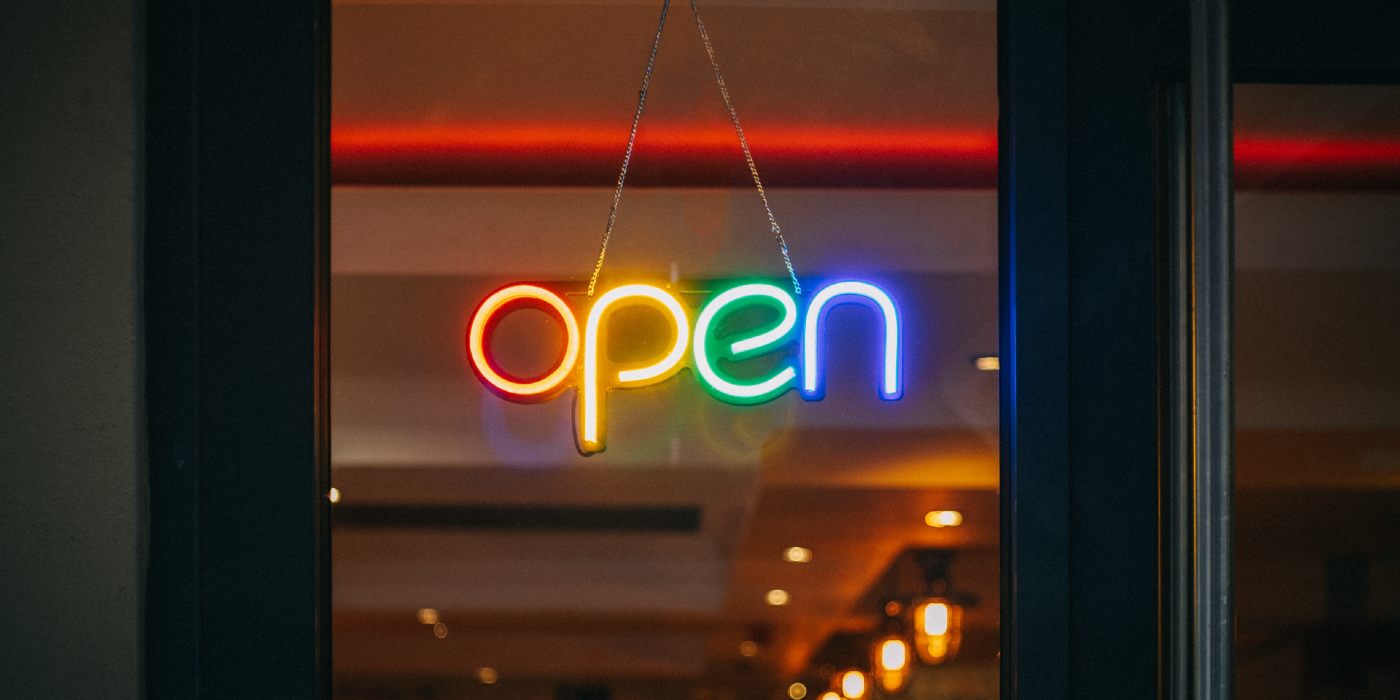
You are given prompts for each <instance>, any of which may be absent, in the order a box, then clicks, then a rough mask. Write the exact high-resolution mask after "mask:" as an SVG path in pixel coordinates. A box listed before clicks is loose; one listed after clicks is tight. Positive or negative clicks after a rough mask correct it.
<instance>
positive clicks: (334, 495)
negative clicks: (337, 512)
mask: <svg viewBox="0 0 1400 700" xmlns="http://www.w3.org/2000/svg"><path fill="white" fill-rule="evenodd" d="M326 500H328V501H330V502H331V503H339V502H340V489H338V488H336V487H334V486H332V487H331V490H330V491H328V492H326Z"/></svg>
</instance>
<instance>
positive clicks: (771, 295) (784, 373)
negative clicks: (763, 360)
mask: <svg viewBox="0 0 1400 700" xmlns="http://www.w3.org/2000/svg"><path fill="white" fill-rule="evenodd" d="M746 301H748V302H750V303H751V302H753V301H763V302H764V303H773V302H776V303H777V304H778V305H779V306H781V307H782V310H783V315H782V317H781V318H780V319H778V324H777V325H776V326H774V327H773V328H771V329H769V330H767V331H764V332H763V333H759V334H758V335H753V336H748V337H746V338H742V339H740V340H736V341H734V342H733V343H731V344H730V345H729V353H730V355H732V356H734V357H735V358H738V357H742V356H744V355H750V354H753V353H756V352H761V351H763V350H768V349H771V348H773V347H775V346H777V345H780V344H781V343H782V342H783V341H784V340H786V339H787V337H788V336H789V335H790V334H791V333H792V331H793V330H794V329H796V327H797V303H796V302H794V301H793V300H792V295H791V294H788V293H787V292H786V291H784V290H783V289H782V288H780V287H778V286H776V285H772V284H764V283H753V284H742V285H739V286H737V287H734V288H732V289H728V290H725V291H724V292H721V293H720V294H718V295H716V296H715V297H714V298H713V299H711V300H710V301H709V302H708V303H707V304H705V308H703V309H701V311H700V316H699V317H698V318H697V319H695V339H694V342H693V343H692V353H693V354H694V356H695V370H696V372H697V373H699V375H700V380H701V381H702V382H704V383H705V386H706V387H708V388H709V389H711V390H712V391H713V392H714V393H715V394H716V396H717V397H718V398H720V399H722V400H725V401H731V402H734V403H759V402H763V401H767V400H770V399H772V398H774V397H775V396H777V395H778V394H781V393H782V392H783V391H785V390H786V389H787V388H788V387H789V386H791V384H792V382H793V380H795V379H796V378H797V369H796V368H795V367H792V366H791V365H785V366H783V368H782V369H780V370H778V371H777V372H776V373H774V375H773V376H771V377H769V378H767V379H764V380H762V381H759V382H754V383H749V384H745V383H739V382H734V381H730V380H729V379H726V378H724V377H723V376H721V375H720V373H719V372H718V371H717V370H716V369H715V367H714V363H713V362H712V361H711V359H710V356H709V348H708V347H707V344H708V343H707V338H708V337H709V334H710V329H711V327H713V325H714V323H715V320H716V319H718V318H719V317H720V315H721V314H722V313H723V311H724V310H725V308H726V307H728V306H731V305H735V304H741V303H744V302H746Z"/></svg>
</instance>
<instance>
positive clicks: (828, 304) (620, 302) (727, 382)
mask: <svg viewBox="0 0 1400 700" xmlns="http://www.w3.org/2000/svg"><path fill="white" fill-rule="evenodd" d="M841 304H861V305H864V306H866V307H868V308H870V309H871V310H872V311H873V312H875V313H876V314H877V315H878V317H879V319H880V324H881V330H882V333H881V342H882V343H883V346H882V350H883V352H882V353H881V361H880V372H879V373H878V375H877V386H876V388H877V392H878V394H879V396H880V398H881V399H884V400H886V401H894V400H897V399H899V398H900V396H901V395H902V394H903V386H904V380H903V372H902V370H901V348H902V344H901V338H900V318H899V308H898V306H896V305H895V303H894V300H893V299H892V298H891V297H890V295H889V294H888V293H886V292H885V290H883V289H881V288H880V287H878V286H876V285H873V284H870V283H868V282H861V281H856V280H843V281H839V282H832V283H830V284H827V285H826V286H823V287H821V288H820V289H818V290H817V292H816V293H815V294H813V295H812V297H811V300H810V301H809V302H808V303H807V306H806V308H805V309H801V310H799V308H798V306H797V301H796V300H795V299H794V298H793V296H792V294H790V293H789V292H788V291H787V290H785V289H783V288H782V287H779V286H778V285H775V284H770V283H767V282H747V283H741V284H736V285H734V286H731V287H728V288H726V289H723V290H722V291H719V292H717V293H714V294H713V295H712V296H710V297H709V298H708V299H706V300H705V302H704V303H703V304H702V305H701V306H700V313H699V314H698V315H697V316H696V317H695V322H694V324H693V325H692V324H691V320H690V316H689V315H688V313H687V311H686V307H685V306H684V305H683V304H681V302H680V300H679V299H677V298H676V296H675V295H674V294H672V293H671V292H669V291H667V290H665V289H662V288H661V287H657V286H655V285H650V284H624V285H621V286H618V287H614V288H612V289H609V290H608V291H606V292H604V293H602V294H600V295H598V296H597V297H596V298H593V299H592V300H591V303H589V304H588V306H587V309H586V313H585V314H584V315H583V316H582V318H583V326H582V329H580V327H579V317H578V316H576V315H575V310H574V309H573V308H571V307H570V306H569V304H568V303H567V302H566V301H565V300H564V298H563V297H561V296H560V295H558V294H556V293H554V292H552V291H550V290H548V289H545V288H544V287H541V286H539V285H534V284H523V283H522V284H512V285H509V286H506V287H503V288H501V289H498V290H496V291H495V292H492V293H491V294H490V295H489V296H487V297H486V299H485V300H483V301H482V302H481V304H480V305H479V306H477V308H476V310H475V311H474V312H473V313H472V318H471V324H470V326H469V328H468V330H467V354H468V356H469V358H470V360H471V365H472V368H473V370H475V372H476V375H477V377H478V378H480V379H481V381H482V382H483V383H485V384H486V386H487V387H488V388H490V389H491V390H492V391H494V392H495V393H496V394H498V395H499V396H501V397H502V398H505V399H507V400H510V401H518V402H533V401H546V400H549V399H552V398H554V397H555V396H558V395H559V394H560V393H562V392H563V391H564V390H566V389H568V388H571V387H572V388H576V389H578V394H577V396H578V401H577V410H576V412H575V430H574V434H575V439H576V442H577V444H578V449H579V452H581V453H583V454H585V455H589V454H594V453H596V452H602V451H603V450H604V449H605V448H606V435H607V419H606V416H607V406H606V403H607V402H606V396H607V393H608V392H609V391H611V390H612V389H620V388H631V387H642V386H648V385H651V384H656V383H658V382H661V381H665V380H666V379H669V378H670V377H672V376H674V375H675V374H676V373H677V372H680V371H681V369H683V368H685V367H689V368H690V369H691V370H692V371H693V372H694V374H695V376H696V377H697V378H698V379H699V381H700V383H701V385H703V386H704V387H705V388H706V389H707V390H708V391H709V392H710V394H712V395H713V396H714V397H715V398H718V399H720V400H721V401H726V402H728V403H733V404H740V405H752V404H758V403H764V402H766V401H772V400H773V399H775V398H777V397H779V396H781V395H782V394H784V393H786V392H787V391H788V390H789V389H792V388H793V387H797V388H798V390H799V393H800V394H801V396H802V398H804V399H806V400H809V401H816V400H820V399H821V398H822V396H823V394H824V382H823V371H824V367H823V363H822V355H823V353H822V339H823V331H824V327H825V323H826V315H827V313H828V312H829V311H830V310H831V309H832V308H833V307H835V306H838V305H841ZM633 305H646V306H650V307H653V308H655V309H657V310H658V311H660V312H661V314H662V316H663V318H665V319H667V321H668V322H669V323H670V325H671V327H672V330H673V331H674V336H673V338H672V340H671V341H670V342H669V343H668V344H667V347H666V348H665V352H663V353H659V356H658V357H654V358H649V359H648V360H647V361H646V362H645V363H643V364H640V365H638V366H630V365H629V366H613V365H612V363H611V362H609V361H608V359H607V358H606V357H604V355H605V354H606V353H603V352H602V350H601V349H602V348H606V347H607V340H608V327H609V322H608V321H609V317H610V316H611V314H612V313H613V312H615V311H616V310H618V309H620V308H624V307H628V306H633ZM754 305H761V306H767V307H770V308H772V309H774V310H776V312H777V318H776V320H775V321H773V322H770V323H765V324H762V325H761V326H760V327H758V328H751V329H746V330H744V331H742V332H739V333H731V334H728V335H727V336H725V337H720V336H719V335H718V334H717V333H716V332H715V330H716V328H717V327H718V325H719V323H720V322H721V321H722V320H723V319H724V318H726V317H728V316H729V315H730V314H733V313H735V312H737V311H739V310H741V309H743V308H746V307H750V306H754ZM524 308H537V309H540V310H543V311H545V312H546V313H549V314H550V315H552V316H555V317H557V318H558V320H559V321H560V323H561V324H562V325H563V328H564V338H565V340H564V348H563V352H562V353H561V354H560V356H559V357H558V359H557V360H556V361H555V363H554V364H553V366H552V367H551V368H550V369H549V370H548V371H547V372H544V373H543V374H541V375H539V376H536V377H515V376H511V375H510V374H509V373H508V372H506V371H504V370H502V369H501V367H500V365H498V364H497V363H496V362H495V361H494V360H493V359H492V357H491V354H490V352H489V346H490V339H491V332H492V329H493V328H494V326H495V324H496V323H498V322H499V321H500V319H502V318H504V317H505V316H506V315H509V314H510V313H512V312H513V311H517V310H520V309H524ZM581 311H583V310H581ZM799 326H800V327H801V332H800V333H799V332H798V329H799ZM793 344H797V345H798V346H799V347H798V350H797V352H796V353H790V350H791V348H792V345H793ZM780 352H783V353H790V354H791V355H792V356H791V357H790V358H788V359H785V360H784V361H783V362H780V363H778V365H777V367H775V368H773V369H772V370H770V371H769V372H767V373H766V374H765V376H762V377H742V378H741V377H736V376H734V375H733V374H732V373H730V372H728V371H726V370H725V369H724V366H723V364H722V361H726V360H727V361H729V362H736V361H740V360H746V359H752V358H755V357H758V356H761V355H769V354H775V353H780Z"/></svg>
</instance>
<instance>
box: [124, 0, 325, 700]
mask: <svg viewBox="0 0 1400 700" xmlns="http://www.w3.org/2000/svg"><path fill="white" fill-rule="evenodd" d="M143 4H144V5H145V7H144V8H143V11H142V16H143V18H144V24H145V26H144V37H142V38H143V43H142V48H144V69H145V138H144V141H145V158H144V160H145V164H144V165H145V192H144V199H145V201H144V206H145V242H144V245H145V256H144V264H145V270H144V280H145V289H144V298H145V349H146V387H145V388H146V403H147V406H146V408H147V440H148V447H149V450H148V452H149V455H150V462H149V472H148V473H149V491H148V494H149V501H148V503H149V509H150V510H149V512H150V519H149V525H148V527H149V546H150V549H149V558H148V564H147V570H146V594H145V609H146V630H145V632H146V634H145V637H146V648H145V667H146V689H145V694H146V695H147V696H148V697H153V698H312V697H329V695H330V657H329V654H330V592H329V585H328V576H327V574H328V569H329V561H330V558H329V527H328V524H327V522H328V518H327V516H328V510H327V509H328V503H327V500H326V496H325V494H326V490H327V486H328V482H329V468H328V467H329V459H328V458H329V449H328V448H329V441H328V424H327V420H326V408H327V401H326V399H327V394H326V370H327V363H326V359H327V358H326V338H327V318H328V317H327V314H326V310H327V293H326V291H327V285H328V277H327V273H328V266H327V261H328V250H329V249H328V247H327V241H328V236H327V233H328V230H329V229H328V216H329V206H328V205H329V193H330V185H329V183H330V180H329V177H328V174H329V159H328V147H329V143H330V135H329V114H330V109H329V100H328V96H329V87H330V83H329V80H328V71H329V66H330V57H329V52H328V48H329V38H330V33H329V17H330V3H329V2H328V0H275V1H268V0H247V1H240V2H236V3H209V2H198V1H197V0H162V1H161V2H154V1H153V2H146V3H143Z"/></svg>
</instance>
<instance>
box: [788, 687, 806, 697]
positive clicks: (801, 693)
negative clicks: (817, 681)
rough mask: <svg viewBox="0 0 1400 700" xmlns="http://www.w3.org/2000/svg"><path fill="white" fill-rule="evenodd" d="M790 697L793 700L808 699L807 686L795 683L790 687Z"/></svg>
mask: <svg viewBox="0 0 1400 700" xmlns="http://www.w3.org/2000/svg"><path fill="white" fill-rule="evenodd" d="M788 697H789V698H792V700H802V699H803V698H805V697H807V686H805V685H802V684H801V683H793V684H792V685H790V686H788Z"/></svg>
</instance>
